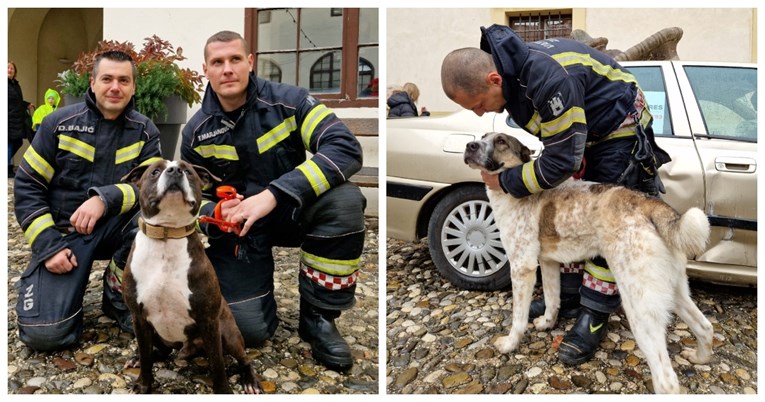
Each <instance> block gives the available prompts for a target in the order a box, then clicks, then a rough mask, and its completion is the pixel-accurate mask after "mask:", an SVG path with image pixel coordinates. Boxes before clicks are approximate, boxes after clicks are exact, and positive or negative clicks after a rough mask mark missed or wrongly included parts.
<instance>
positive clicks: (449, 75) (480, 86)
mask: <svg viewBox="0 0 765 402" xmlns="http://www.w3.org/2000/svg"><path fill="white" fill-rule="evenodd" d="M496 69H497V68H496V67H495V66H494V60H492V58H491V54H489V53H486V52H484V51H483V50H481V49H478V48H475V47H465V48H461V49H457V50H454V51H452V52H451V53H449V54H447V55H446V57H445V58H444V61H443V63H442V64H441V86H442V87H443V89H444V93H445V94H446V96H448V97H449V98H450V99H454V96H455V95H456V93H457V92H463V93H465V94H466V95H476V94H478V93H481V92H484V91H485V90H486V88H488V86H489V83H488V82H486V75H487V74H489V73H490V72H492V71H496Z"/></svg>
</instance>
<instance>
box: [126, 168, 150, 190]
mask: <svg viewBox="0 0 765 402" xmlns="http://www.w3.org/2000/svg"><path fill="white" fill-rule="evenodd" d="M151 165H153V164H150V165H140V166H136V167H134V168H133V170H131V171H130V172H129V173H128V174H126V175H124V176H122V179H120V180H121V181H122V182H126V183H133V184H135V185H136V186H138V183H139V182H140V181H141V177H142V176H143V172H145V171H146V169H148V168H149V166H151ZM139 187H140V186H139Z"/></svg>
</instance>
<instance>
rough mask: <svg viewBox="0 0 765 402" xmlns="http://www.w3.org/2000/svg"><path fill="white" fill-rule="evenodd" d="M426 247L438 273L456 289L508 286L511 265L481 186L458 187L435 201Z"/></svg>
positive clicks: (484, 288) (495, 288)
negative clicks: (436, 202)
mask: <svg viewBox="0 0 765 402" xmlns="http://www.w3.org/2000/svg"><path fill="white" fill-rule="evenodd" d="M428 246H429V248H430V255H431V258H432V259H433V263H434V264H435V265H436V267H437V268H438V271H439V272H440V273H441V275H443V276H444V277H445V278H446V279H448V280H449V282H451V283H453V284H454V285H455V286H457V287H460V288H464V289H469V290H497V289H501V288H504V287H506V286H508V285H510V266H509V264H508V263H507V256H506V255H505V250H504V249H503V248H502V243H501V242H500V239H499V229H498V228H497V225H496V223H495V222H494V215H493V214H492V211H491V206H490V205H489V201H488V198H487V197H486V190H485V189H484V188H483V187H480V186H470V187H461V188H457V189H456V190H454V191H452V192H451V193H449V194H447V195H446V196H445V197H444V198H443V199H441V200H440V201H439V202H438V204H437V205H436V208H435V209H434V210H433V214H432V215H431V217H430V222H429V223H428Z"/></svg>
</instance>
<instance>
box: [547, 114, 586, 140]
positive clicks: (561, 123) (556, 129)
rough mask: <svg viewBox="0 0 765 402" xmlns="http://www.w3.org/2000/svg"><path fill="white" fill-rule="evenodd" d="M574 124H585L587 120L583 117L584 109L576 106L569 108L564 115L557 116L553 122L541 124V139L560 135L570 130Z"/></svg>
mask: <svg viewBox="0 0 765 402" xmlns="http://www.w3.org/2000/svg"><path fill="white" fill-rule="evenodd" d="M574 123H582V124H587V118H585V116H584V109H582V108H580V107H577V106H573V107H571V108H570V109H568V110H567V111H566V112H565V113H563V114H562V115H560V116H558V117H557V118H555V119H554V120H550V121H546V122H544V123H542V124H541V130H542V138H547V137H552V136H554V135H556V134H560V133H562V132H564V131H566V130H568V129H569V128H571V126H572V125H573V124H574Z"/></svg>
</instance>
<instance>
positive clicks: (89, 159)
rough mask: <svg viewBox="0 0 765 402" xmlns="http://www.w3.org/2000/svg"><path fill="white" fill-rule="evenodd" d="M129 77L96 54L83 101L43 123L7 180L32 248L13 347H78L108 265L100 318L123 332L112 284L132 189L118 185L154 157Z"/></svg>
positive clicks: (128, 235) (128, 231)
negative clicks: (86, 304) (88, 301)
mask: <svg viewBox="0 0 765 402" xmlns="http://www.w3.org/2000/svg"><path fill="white" fill-rule="evenodd" d="M134 78H135V64H134V63H133V60H132V59H131V58H130V56H129V55H127V54H125V53H123V52H105V53H102V54H101V55H99V56H98V57H97V58H96V62H95V66H94V68H93V73H92V76H91V80H90V89H89V90H88V91H87V93H86V96H85V102H84V103H77V104H74V105H71V106H67V107H63V108H61V109H59V110H57V111H55V112H53V113H51V114H50V115H48V116H47V117H46V118H45V120H43V123H42V125H41V126H40V128H39V129H38V130H37V135H36V136H35V138H34V141H32V144H31V146H30V147H29V148H28V149H27V151H26V152H25V153H24V157H23V160H22V162H21V165H20V166H19V169H18V172H17V173H16V179H15V185H14V202H15V213H16V219H17V220H18V222H19V224H20V225H21V229H22V230H23V231H24V235H25V237H26V239H27V241H29V244H30V246H31V248H32V259H31V261H30V263H29V266H28V268H27V269H26V271H25V272H24V273H23V275H22V276H21V280H19V282H18V284H17V287H18V291H19V299H18V302H17V303H16V313H17V315H18V327H19V338H20V339H21V341H22V342H24V343H25V344H26V345H28V346H29V347H31V348H33V349H35V350H40V351H49V350H57V349H63V348H66V347H69V346H71V345H73V344H75V343H76V342H77V341H78V340H79V339H80V336H81V335H82V331H83V328H82V327H83V325H82V323H83V311H82V302H83V297H84V295H85V290H86V287H87V285H88V276H89V274H90V269H91V266H92V264H93V261H94V260H108V259H111V261H110V263H109V266H108V268H107V269H106V272H105V273H104V294H103V305H102V309H103V311H104V313H105V314H106V315H107V316H109V317H111V318H113V319H114V320H115V321H116V322H117V324H118V325H119V326H120V328H121V329H122V330H123V331H126V332H131V333H132V331H133V329H132V322H131V318H130V312H129V311H128V309H127V307H126V306H125V304H124V302H123V301H122V293H121V286H120V285H121V274H122V268H124V266H125V263H126V262H127V257H128V254H129V252H130V246H131V245H132V243H133V237H134V236H135V233H136V223H135V220H134V218H135V217H136V216H137V213H138V198H137V197H138V189H137V188H136V187H135V186H134V185H132V184H124V183H120V179H121V178H122V177H123V176H125V175H126V174H127V173H128V172H130V170H132V169H133V168H134V167H136V166H138V165H142V164H149V163H152V162H153V161H155V160H157V159H159V156H160V148H159V130H158V129H157V127H156V126H155V125H154V124H153V123H152V122H151V121H150V120H149V119H148V118H147V117H146V116H143V115H141V114H140V113H138V112H137V111H135V110H134V102H133V94H134V93H135V81H134Z"/></svg>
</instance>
